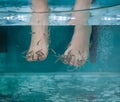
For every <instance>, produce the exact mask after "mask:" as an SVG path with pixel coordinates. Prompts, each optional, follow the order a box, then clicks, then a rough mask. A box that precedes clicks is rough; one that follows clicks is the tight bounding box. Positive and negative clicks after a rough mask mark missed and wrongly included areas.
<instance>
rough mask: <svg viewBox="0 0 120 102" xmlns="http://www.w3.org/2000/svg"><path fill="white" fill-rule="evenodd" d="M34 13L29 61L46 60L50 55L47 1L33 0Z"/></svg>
mask: <svg viewBox="0 0 120 102" xmlns="http://www.w3.org/2000/svg"><path fill="white" fill-rule="evenodd" d="M32 5H33V11H34V12H35V13H33V14H32V18H31V22H30V23H31V25H32V37H31V44H30V48H29V51H28V53H27V55H26V58H27V60H28V61H36V60H45V59H46V57H47V55H48V36H49V35H48V26H47V23H48V16H47V14H46V13H39V12H45V11H48V4H47V0H32Z"/></svg>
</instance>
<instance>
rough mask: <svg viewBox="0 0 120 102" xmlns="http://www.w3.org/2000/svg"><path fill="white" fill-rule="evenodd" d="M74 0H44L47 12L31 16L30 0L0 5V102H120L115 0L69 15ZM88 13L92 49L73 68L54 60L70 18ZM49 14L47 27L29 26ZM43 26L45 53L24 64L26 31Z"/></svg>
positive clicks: (119, 3) (119, 22)
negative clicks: (46, 34)
mask: <svg viewBox="0 0 120 102" xmlns="http://www.w3.org/2000/svg"><path fill="white" fill-rule="evenodd" d="M74 4H75V0H48V5H49V9H50V10H49V11H48V12H33V11H32V3H31V0H0V102H28V101H29V102H120V63H119V61H120V55H119V52H120V34H119V32H120V0H116V1H115V0H93V2H92V4H91V7H90V8H89V9H80V10H73V8H74ZM73 12H74V13H80V12H83V13H84V12H89V13H90V15H89V19H88V23H87V25H89V26H92V34H91V39H90V42H91V47H90V49H89V57H88V59H87V61H86V63H85V64H84V65H83V66H81V67H79V68H77V69H76V68H75V67H74V66H70V65H66V64H64V63H62V62H61V60H60V59H59V58H58V56H60V55H62V54H63V53H64V51H65V50H66V46H67V45H68V43H69V42H70V40H71V38H72V36H73V32H74V26H75V23H74V22H72V23H67V22H68V21H69V20H70V19H75V20H76V21H77V22H78V23H79V19H77V18H76V17H74V16H71V14H72V13H73ZM33 14H35V15H44V14H47V15H48V23H44V24H43V23H39V22H30V19H31V17H32V15H33ZM33 25H35V26H40V25H47V26H48V29H49V33H50V39H51V40H50V46H49V54H48V57H47V59H46V60H44V61H34V62H29V61H27V60H26V53H27V51H28V49H29V45H30V39H31V35H32V34H31V33H32V31H31V26H33Z"/></svg>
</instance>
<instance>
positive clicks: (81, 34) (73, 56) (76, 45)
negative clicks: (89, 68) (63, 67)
mask: <svg viewBox="0 0 120 102" xmlns="http://www.w3.org/2000/svg"><path fill="white" fill-rule="evenodd" d="M90 4H91V0H76V4H75V7H74V10H80V9H88V8H89V7H90ZM72 16H74V17H75V18H76V20H72V21H70V23H71V22H72V23H73V22H74V24H75V29H74V34H73V37H72V40H71V42H70V46H69V47H68V49H67V50H66V51H65V53H64V55H63V62H64V63H66V64H70V65H73V66H76V67H78V66H81V65H83V64H84V63H85V62H86V60H87V57H88V52H89V40H90V35H91V27H90V26H87V25H86V24H87V20H88V16H89V13H87V12H79V13H73V14H72ZM77 22H78V23H77Z"/></svg>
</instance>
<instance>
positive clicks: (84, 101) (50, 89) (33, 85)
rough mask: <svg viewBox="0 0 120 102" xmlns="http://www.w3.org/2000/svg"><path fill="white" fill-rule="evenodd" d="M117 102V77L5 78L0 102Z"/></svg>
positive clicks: (119, 90)
mask: <svg viewBox="0 0 120 102" xmlns="http://www.w3.org/2000/svg"><path fill="white" fill-rule="evenodd" d="M28 101H29V102H38V101H39V102H119V101H120V76H119V73H118V74H117V73H114V74H112V73H109V74H108V73H104V74H100V73H96V74H95V73H94V74H90V73H88V74H85V73H84V74H82V73H69V74H68V73H57V74H48V73H47V74H37V73H36V74H35V73H34V74H27V73H24V74H10V75H9V74H6V75H3V76H0V102H28Z"/></svg>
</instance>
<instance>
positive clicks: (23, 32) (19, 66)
mask: <svg viewBox="0 0 120 102" xmlns="http://www.w3.org/2000/svg"><path fill="white" fill-rule="evenodd" d="M97 28H98V31H97V33H98V40H97V42H98V44H97V46H96V47H97V50H96V54H94V56H92V57H96V61H95V62H94V63H91V61H90V58H92V57H89V59H88V61H87V63H86V64H85V65H84V66H82V67H81V68H80V69H79V70H76V71H80V72H120V69H119V68H120V64H119V60H120V57H119V52H120V48H119V45H120V35H119V32H120V29H119V28H120V26H97ZM1 29H3V30H4V31H5V32H6V35H7V42H8V43H7V45H6V46H7V50H8V51H7V52H5V53H3V54H4V58H2V57H1V62H2V60H4V61H3V64H2V63H1V68H0V72H18V73H19V72H68V69H69V68H70V69H74V67H71V66H68V65H64V64H63V63H62V62H61V61H60V60H58V61H57V62H56V60H57V59H58V58H57V57H55V54H54V53H53V52H52V51H51V49H53V50H54V51H55V52H56V53H57V55H62V54H63V53H64V51H65V49H66V48H67V45H68V43H69V41H70V40H71V37H72V34H73V29H74V27H73V26H50V27H49V29H50V34H51V38H50V39H51V41H50V42H51V43H50V50H49V55H48V58H47V59H46V60H45V61H42V62H39V61H38V62H27V61H26V59H25V58H24V57H25V55H26V54H25V53H24V52H25V51H26V52H27V49H28V48H29V44H30V37H31V35H30V34H31V33H30V32H31V30H30V29H31V28H30V26H16V27H1ZM1 55H2V53H1ZM5 59H6V60H5ZM46 63H47V65H46Z"/></svg>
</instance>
